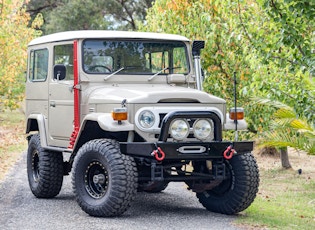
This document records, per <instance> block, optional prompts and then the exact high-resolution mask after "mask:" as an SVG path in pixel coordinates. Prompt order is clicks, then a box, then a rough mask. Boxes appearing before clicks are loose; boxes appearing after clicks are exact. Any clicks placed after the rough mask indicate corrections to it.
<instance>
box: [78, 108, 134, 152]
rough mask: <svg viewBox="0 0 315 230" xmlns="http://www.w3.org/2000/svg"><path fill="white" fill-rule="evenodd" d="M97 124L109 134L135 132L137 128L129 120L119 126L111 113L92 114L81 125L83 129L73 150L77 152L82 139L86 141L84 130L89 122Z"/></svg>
mask: <svg viewBox="0 0 315 230" xmlns="http://www.w3.org/2000/svg"><path fill="white" fill-rule="evenodd" d="M91 121H92V122H96V123H97V124H98V126H99V128H100V129H102V130H103V131H105V132H106V131H108V132H128V131H134V130H135V126H134V124H131V123H130V122H129V121H128V120H126V121H122V122H121V124H118V122H117V121H114V120H113V118H112V116H111V114H110V113H90V114H87V115H86V116H85V117H84V118H83V121H82V123H81V127H80V130H79V133H78V136H77V138H76V141H75V144H74V147H73V150H74V152H76V151H77V150H78V149H79V148H80V147H81V146H82V144H83V143H82V142H81V139H84V140H86V138H84V137H83V136H84V135H85V133H84V130H85V128H86V126H87V125H88V123H89V122H91Z"/></svg>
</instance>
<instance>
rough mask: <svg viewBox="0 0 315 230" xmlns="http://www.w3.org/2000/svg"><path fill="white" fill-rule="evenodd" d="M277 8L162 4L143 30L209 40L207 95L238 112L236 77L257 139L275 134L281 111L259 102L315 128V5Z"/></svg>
mask: <svg viewBox="0 0 315 230" xmlns="http://www.w3.org/2000/svg"><path fill="white" fill-rule="evenodd" d="M274 4H275V1H272V0H257V1H251V0H238V1H228V0H224V1H218V0H199V1H188V0H160V1H156V2H155V4H154V5H153V7H152V8H151V9H150V10H149V11H148V16H147V24H146V25H145V26H143V27H141V30H145V31H157V32H166V33H177V34H182V35H184V36H187V37H189V38H190V39H192V40H193V39H201V40H205V41H206V47H205V49H204V50H203V52H202V60H203V63H202V65H203V68H204V70H205V74H206V79H205V82H204V89H205V90H206V91H208V92H209V93H212V94H214V95H217V96H220V97H223V98H225V99H226V100H227V103H228V105H232V103H233V90H232V88H233V73H234V72H236V73H237V78H238V89H239V94H238V98H239V103H240V104H241V105H242V106H243V107H245V111H246V117H247V121H248V123H249V130H250V131H251V132H253V133H258V134H259V133H261V132H263V131H265V130H268V129H269V125H270V121H271V116H272V114H273V112H274V111H275V110H274V108H270V107H265V106H261V105H257V104H255V103H252V102H251V100H250V99H251V97H253V96H254V95H255V96H261V97H266V98H270V99H272V100H277V101H281V102H284V103H286V104H288V105H289V106H292V107H293V108H294V111H296V113H297V114H298V115H300V116H304V117H306V118H307V119H308V120H309V121H310V122H314V121H315V111H314V104H315V90H314V81H313V80H311V79H312V74H313V67H314V66H315V65H314V57H315V56H314V54H312V52H311V50H312V49H314V47H315V43H314V42H315V39H314V31H315V30H314V25H315V21H314V20H315V19H314V18H315V17H313V15H314V9H315V7H314V2H313V1H312V2H309V3H308V2H307V1H302V0H295V1H294V0H280V1H277V3H276V6H274ZM303 10H305V11H306V15H302V12H304V11H303ZM297 15H302V16H301V17H297Z"/></svg>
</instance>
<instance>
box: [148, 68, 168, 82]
mask: <svg viewBox="0 0 315 230" xmlns="http://www.w3.org/2000/svg"><path fill="white" fill-rule="evenodd" d="M167 69H169V67H165V68H163V69H161V70H160V71H159V72H157V73H155V74H154V75H152V76H151V77H149V78H148V81H151V80H152V79H153V78H155V77H156V76H157V75H159V74H160V73H162V72H163V71H165V70H167Z"/></svg>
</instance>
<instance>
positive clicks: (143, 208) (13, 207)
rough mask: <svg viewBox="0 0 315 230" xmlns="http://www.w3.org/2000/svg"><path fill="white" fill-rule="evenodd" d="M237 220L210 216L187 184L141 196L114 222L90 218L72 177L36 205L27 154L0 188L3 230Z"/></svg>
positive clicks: (189, 225)
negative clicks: (78, 201)
mask: <svg viewBox="0 0 315 230" xmlns="http://www.w3.org/2000/svg"><path fill="white" fill-rule="evenodd" d="M234 218H235V217H233V216H226V215H220V214H216V213H211V212H208V211H207V210H206V209H204V208H203V207H202V206H201V204H200V203H199V202H198V200H197V198H196V197H195V195H194V193H192V192H190V191H188V190H187V189H186V188H185V185H184V184H183V183H170V184H169V186H168V187H167V189H166V190H165V191H163V192H162V193H159V194H149V193H138V194H137V197H136V199H135V201H134V202H133V204H132V207H131V208H130V209H128V211H127V212H126V213H124V215H122V216H121V217H115V218H95V217H90V216H88V215H87V214H86V213H85V212H83V211H82V210H81V208H80V207H79V206H78V205H77V203H76V201H75V198H74V195H73V192H72V188H71V181H70V176H67V177H65V178H64V183H63V187H62V189H61V192H60V194H59V195H58V196H57V197H55V198H53V199H37V198H35V197H34V196H33V194H32V193H31V191H30V189H29V187H28V181H27V174H26V153H24V154H23V157H22V159H21V160H19V161H18V162H17V164H16V165H15V167H14V168H13V170H12V171H11V172H10V174H9V175H8V176H7V178H6V180H5V181H3V182H2V183H1V184H0V229H2V230H7V229H14V230H17V229H23V230H27V229H36V230H37V229H45V230H49V229H54V230H57V229H64V230H67V229H77V230H79V229H89V228H90V229H93V230H96V229H124V230H126V229H137V230H138V229H151V230H153V229H167V230H172V229H180V230H182V229H193V230H199V229H220V230H222V229H227V230H235V229H238V228H236V227H235V226H233V225H232V222H233V220H234Z"/></svg>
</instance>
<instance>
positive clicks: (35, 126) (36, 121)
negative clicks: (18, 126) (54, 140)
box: [25, 114, 48, 148]
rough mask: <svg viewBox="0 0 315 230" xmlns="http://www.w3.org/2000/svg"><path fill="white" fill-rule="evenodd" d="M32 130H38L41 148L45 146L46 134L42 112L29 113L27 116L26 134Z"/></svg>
mask: <svg viewBox="0 0 315 230" xmlns="http://www.w3.org/2000/svg"><path fill="white" fill-rule="evenodd" d="M32 131H38V133H39V135H40V144H41V146H42V147H43V148H47V147H48V145H47V135H46V125H45V116H44V115H43V114H30V115H29V116H28V117H27V123H26V132H25V133H26V134H29V133H30V132H32Z"/></svg>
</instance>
